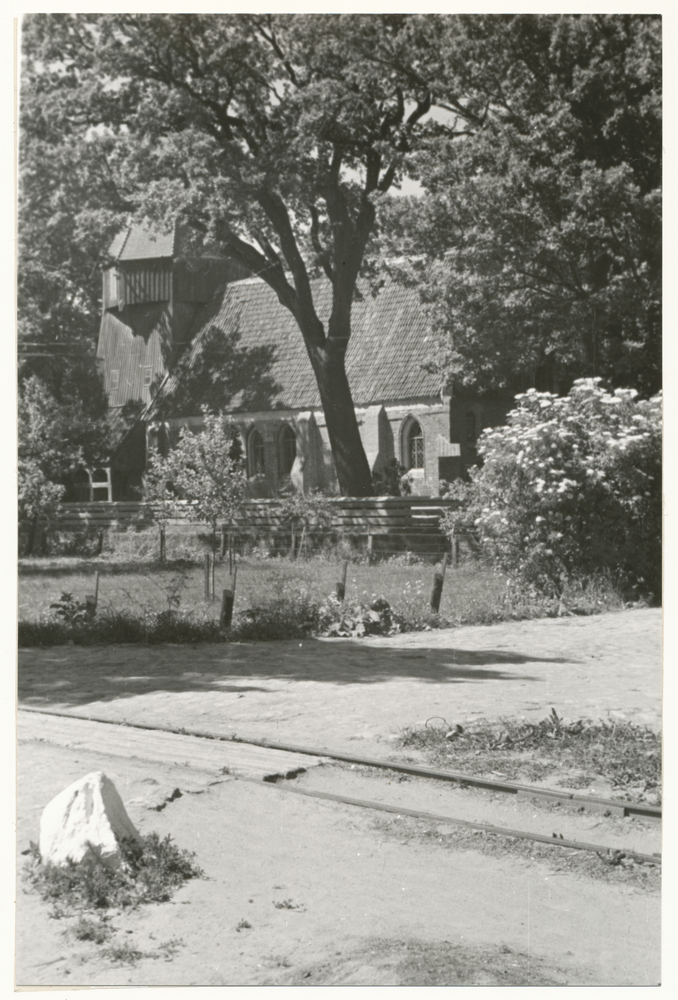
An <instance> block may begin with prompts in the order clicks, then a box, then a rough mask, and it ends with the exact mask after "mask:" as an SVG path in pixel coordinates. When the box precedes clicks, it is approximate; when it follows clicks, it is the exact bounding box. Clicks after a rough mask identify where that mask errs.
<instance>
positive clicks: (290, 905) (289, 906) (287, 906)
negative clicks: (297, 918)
mask: <svg viewBox="0 0 678 1000" xmlns="http://www.w3.org/2000/svg"><path fill="white" fill-rule="evenodd" d="M273 905H274V906H275V908H276V910H300V909H301V906H299V905H298V903H295V902H293V901H292V900H291V899H281V900H278V901H276V900H275V899H274V900H273Z"/></svg>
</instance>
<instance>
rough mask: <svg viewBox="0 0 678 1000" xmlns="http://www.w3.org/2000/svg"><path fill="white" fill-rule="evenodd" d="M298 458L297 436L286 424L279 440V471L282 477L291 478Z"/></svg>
mask: <svg viewBox="0 0 678 1000" xmlns="http://www.w3.org/2000/svg"><path fill="white" fill-rule="evenodd" d="M296 457H297V435H296V434H295V433H294V431H293V429H292V428H291V427H290V426H289V424H285V425H284V426H283V428H282V430H281V431H280V436H279V438H278V469H279V471H280V475H281V476H289V474H290V472H291V471H292V466H293V465H294V460H295V458H296Z"/></svg>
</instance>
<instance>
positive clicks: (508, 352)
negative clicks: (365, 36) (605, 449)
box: [385, 15, 661, 393]
mask: <svg viewBox="0 0 678 1000" xmlns="http://www.w3.org/2000/svg"><path fill="white" fill-rule="evenodd" d="M448 42H449V44H448V45H447V46H443V48H442V49H441V60H442V63H443V67H442V77H443V79H445V80H447V81H449V80H451V79H453V78H454V75H455V73H456V72H458V76H459V79H460V81H461V82H463V83H464V85H465V91H466V93H467V94H468V95H469V100H470V101H471V102H473V103H474V104H475V106H476V108H477V109H478V118H477V120H476V121H475V122H471V123H469V125H468V127H467V130H466V135H465V136H464V137H462V138H460V137H457V138H455V139H450V138H448V137H439V136H437V137H435V138H434V139H432V140H431V141H430V142H429V143H428V144H427V146H426V149H425V150H423V151H422V152H420V153H419V154H418V157H417V170H418V175H419V178H420V180H421V183H422V184H423V186H424V188H425V191H426V196H425V197H424V198H423V199H416V200H414V199H413V200H410V201H402V200H401V201H394V202H393V203H392V205H391V209H390V225H389V227H388V238H387V239H386V240H385V251H386V252H387V253H390V254H392V255H394V254H396V253H400V254H402V253H403V252H404V253H406V254H408V255H410V256H411V257H414V260H412V261H411V262H410V264H409V265H408V266H405V267H404V268H401V271H402V272H404V276H405V277H406V278H407V279H408V280H410V281H413V282H415V283H417V284H418V285H419V287H420V288H421V291H422V296H423V299H424V301H425V303H426V305H427V308H428V310H429V314H430V317H431V323H432V326H433V328H434V330H435V331H436V333H437V339H438V345H439V346H438V350H437V352H436V353H435V356H434V357H433V358H432V359H431V363H432V364H433V365H434V366H436V367H437V368H438V369H439V370H440V371H441V372H442V373H443V374H444V375H447V377H448V380H449V382H450V383H452V384H454V385H456V386H457V387H458V388H462V389H463V388H469V389H481V390H488V389H492V390H496V389H503V390H508V391H515V390H516V389H517V388H519V387H524V388H526V387H527V386H529V385H534V383H535V377H536V378H537V379H541V381H542V383H543V385H542V387H543V388H547V387H548V388H556V387H557V386H559V387H560V389H561V390H562V389H566V388H567V386H568V385H569V384H571V382H572V380H573V379H574V378H577V377H584V376H602V377H604V378H605V379H608V380H610V381H611V383H612V384H613V385H634V386H636V387H637V388H638V389H639V390H641V391H643V392H645V393H652V392H655V391H656V390H657V389H658V388H659V386H660V384H661V328H660V309H661V189H660V185H661V19H660V18H658V17H654V16H644V15H628V16H627V15H623V16H622V15H590V16H589V15H586V16H581V15H557V16H556V15H539V16H535V15H505V16H504V15H502V16H489V15H488V16H466V17H461V18H459V19H457V20H456V21H455V25H454V29H453V31H451V32H450V33H449V35H448ZM455 67H456V68H455ZM549 383H550V384H549Z"/></svg>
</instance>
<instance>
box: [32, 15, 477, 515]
mask: <svg viewBox="0 0 678 1000" xmlns="http://www.w3.org/2000/svg"><path fill="white" fill-rule="evenodd" d="M447 30H448V22H447V21H446V20H445V19H441V18H438V17H436V16H432V15H425V16H408V15H382V14H379V15H348V14H346V15H270V14H269V15H265V14H219V15H205V14H190V15H187V14H185V15H155V14H154V15H146V14H143V15H142V14H138V15H133V14H119V15H35V16H31V17H28V18H27V19H26V21H25V40H26V53H27V55H28V68H27V83H26V87H27V90H28V91H30V95H31V100H32V101H33V103H34V105H36V106H37V105H40V106H44V108H45V115H46V116H47V117H48V119H49V127H50V128H52V129H53V130H54V131H55V132H59V131H61V132H63V134H64V135H66V136H68V138H69V139H70V138H76V139H77V141H78V142H81V141H86V142H87V143H89V144H90V145H91V147H92V150H93V152H92V157H93V158H94V159H93V162H94V161H96V162H101V163H102V164H104V165H105V169H106V170H107V171H108V172H109V173H110V176H111V178H113V179H114V187H115V190H116V191H118V192H121V197H122V199H123V201H124V202H129V203H131V204H132V205H133V206H134V208H135V210H136V211H137V213H138V215H139V216H140V217H142V218H147V219H149V220H150V221H152V222H153V223H154V224H157V225H161V226H162V225H164V226H167V227H169V226H170V225H173V224H174V221H175V220H176V219H177V218H180V219H182V220H183V221H184V222H185V223H187V224H188V226H189V227H190V231H191V232H192V234H193V237H194V249H196V250H198V249H199V248H200V247H201V246H204V245H205V244H209V245H210V246H211V247H212V248H215V247H216V248H219V249H220V250H221V252H222V253H223V254H224V255H226V256H228V257H231V258H233V259H235V260H237V261H239V262H240V263H241V264H243V265H244V266H245V267H247V268H249V269H250V270H251V271H252V272H253V273H254V274H256V275H259V276H260V277H261V278H263V279H264V280H265V281H267V282H268V283H269V284H270V285H271V287H272V288H273V289H274V290H275V292H276V294H277V296H278V298H279V300H280V301H281V303H282V304H283V305H284V306H286V308H288V309H289V310H290V311H291V312H292V313H293V315H294V316H295V319H296V320H297V323H298V325H299V328H300V331H301V334H302V336H303V338H304V341H305V344H306V348H307V351H308V355H309V358H310V361H311V364H312V366H313V369H314V372H315V374H316V378H317V381H318V387H319V391H320V397H321V401H322V405H323V409H324V412H325V418H326V421H327V427H328V433H329V437H330V442H331V445H332V451H333V455H334V460H335V465H336V469H337V474H338V478H339V482H340V486H341V489H342V492H344V493H349V494H356V495H362V494H370V493H371V492H372V484H371V478H370V471H369V467H368V464H367V459H366V457H365V453H364V449H363V447H362V443H361V440H360V435H359V431H358V425H357V421H356V418H355V413H354V409H353V403H352V400H351V395H350V389H349V386H348V381H347V378H346V372H345V354H346V349H347V346H348V343H349V340H350V335H351V305H352V301H353V299H354V296H355V295H356V294H357V292H356V282H357V278H358V275H359V273H360V270H361V267H362V266H363V263H364V260H365V256H366V253H367V251H368V247H369V244H370V240H371V238H372V237H373V235H374V233H375V231H376V224H377V214H378V208H379V205H380V201H381V200H382V199H383V198H384V196H385V195H386V193H387V192H388V191H389V189H390V188H391V187H392V186H393V185H394V184H396V183H397V182H398V181H399V180H400V179H401V178H402V176H403V174H404V172H405V171H406V169H407V163H408V158H409V157H410V156H411V153H412V151H413V149H414V148H415V147H416V145H417V142H418V141H419V139H420V138H421V137H422V136H423V135H426V134H436V133H437V132H439V131H440V129H441V128H442V126H439V125H436V123H435V122H432V121H430V120H428V121H427V120H426V116H427V114H428V112H429V110H430V108H431V105H432V103H434V102H435V101H437V100H438V99H439V98H441V93H442V89H441V87H440V85H439V83H438V81H437V75H436V74H437V72H438V69H439V66H438V60H437V58H436V57H435V56H434V55H433V54H434V53H435V52H436V49H437V46H438V45H439V44H440V39H441V37H442V35H443V34H444V33H445V31H447ZM453 103H454V106H455V111H456V114H457V116H458V117H459V118H460V119H465V118H466V117H468V116H471V117H474V115H475V112H474V111H473V109H472V108H470V107H467V106H466V105H465V104H464V102H461V101H459V100H458V99H456V98H455V99H454V102H453ZM446 131H447V132H448V133H450V132H451V131H452V129H451V128H450V127H448V128H446ZM102 169H103V167H102ZM316 272H319V273H324V274H325V275H326V276H327V278H328V280H329V281H330V282H331V284H332V290H333V295H332V305H331V309H330V312H329V315H328V316H319V315H318V313H317V312H316V308H315V303H314V300H313V294H312V288H311V284H310V279H311V277H312V275H313V274H314V273H316Z"/></svg>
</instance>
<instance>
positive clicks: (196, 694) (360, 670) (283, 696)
mask: <svg viewBox="0 0 678 1000" xmlns="http://www.w3.org/2000/svg"><path fill="white" fill-rule="evenodd" d="M19 700H20V703H22V704H28V705H32V706H35V707H41V706H45V707H47V706H51V707H59V708H63V709H65V710H68V711H74V712H78V713H80V714H82V715H95V716H99V717H102V718H109V719H115V720H117V721H127V722H150V723H156V724H158V725H165V726H173V727H177V726H184V727H187V728H202V729H210V730H213V731H214V732H218V733H224V734H230V733H233V732H237V733H238V734H239V735H242V736H255V737H264V738H269V739H274V740H282V739H284V740H286V741H288V742H294V743H299V744H301V743H306V744H310V745H313V746H318V747H327V748H344V749H348V748H350V749H352V750H356V749H357V748H356V746H355V741H360V751H361V752H364V753H372V752H376V751H378V750H379V744H380V743H382V744H383V741H384V740H388V738H389V736H391V735H392V734H395V733H397V732H398V731H399V730H400V729H402V728H403V727H404V726H408V725H413V724H416V723H423V722H425V721H426V719H428V718H429V717H431V716H443V717H444V718H446V719H447V721H448V722H450V723H454V722H461V723H464V722H467V721H469V720H471V719H477V718H481V717H486V718H489V719H496V718H497V717H500V716H511V717H520V716H525V717H526V718H533V719H541V718H544V717H545V716H546V715H548V713H549V711H550V708H551V706H553V707H555V708H556V710H557V711H558V713H559V715H561V716H563V717H574V718H578V717H589V718H608V717H609V716H614V715H617V716H620V717H624V718H628V719H632V720H634V721H636V722H642V723H648V724H650V725H653V726H656V727H658V726H659V724H660V720H661V612H660V611H659V610H645V611H629V612H622V613H620V614H608V615H600V616H598V617H592V618H565V619H545V620H541V621H529V622H511V623H508V624H503V625H493V626H489V627H465V628H458V629H444V630H440V631H436V632H423V633H417V634H406V635H403V636H394V637H392V638H388V639H372V640H362V641H351V640H346V639H337V640H318V639H316V640H306V641H304V642H303V643H301V642H279V643H248V644H233V645H225V644H224V645H216V646H196V647H194V648H192V647H187V646H156V647H139V646H116V647H107V648H87V647H58V648H55V649H27V650H21V651H20V653H19ZM381 749H382V750H383V745H382V748H381Z"/></svg>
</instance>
